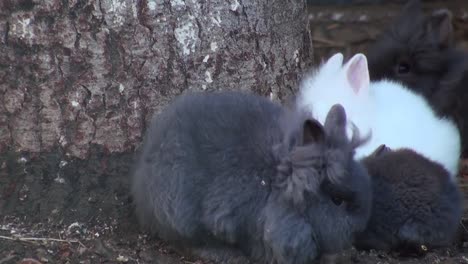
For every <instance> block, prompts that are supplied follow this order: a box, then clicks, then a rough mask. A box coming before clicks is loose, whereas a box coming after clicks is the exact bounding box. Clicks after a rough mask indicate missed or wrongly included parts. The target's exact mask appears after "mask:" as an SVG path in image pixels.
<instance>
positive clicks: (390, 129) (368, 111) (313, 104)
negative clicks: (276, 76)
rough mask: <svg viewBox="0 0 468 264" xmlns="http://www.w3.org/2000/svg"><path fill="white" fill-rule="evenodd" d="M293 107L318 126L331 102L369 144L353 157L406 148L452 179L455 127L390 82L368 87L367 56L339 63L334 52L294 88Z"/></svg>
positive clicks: (455, 167)
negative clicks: (441, 168) (309, 114)
mask: <svg viewBox="0 0 468 264" xmlns="http://www.w3.org/2000/svg"><path fill="white" fill-rule="evenodd" d="M297 100H298V102H297V104H298V107H301V108H302V107H304V108H308V109H309V110H311V111H312V113H313V115H314V117H315V118H316V119H318V120H319V121H320V122H324V120H325V117H326V114H327V113H328V111H329V110H330V108H331V106H333V105H334V104H337V103H339V104H341V105H342V106H343V107H344V108H345V109H346V113H347V115H348V120H349V122H350V123H349V124H351V123H353V124H354V125H356V126H357V127H358V129H359V131H361V132H362V133H370V134H368V135H369V136H370V140H369V141H368V142H367V143H366V144H364V145H361V146H360V147H359V148H357V149H356V158H358V159H361V158H364V157H366V156H367V155H369V154H371V153H372V152H373V151H374V150H375V149H377V147H379V146H380V145H382V144H385V145H386V146H388V147H390V148H392V149H399V148H409V149H412V150H414V151H416V152H418V153H419V154H421V155H423V156H425V157H426V158H429V159H430V160H432V161H434V162H438V163H439V164H441V165H443V166H444V167H445V169H446V170H447V171H448V172H449V173H450V175H451V177H452V179H454V180H455V177H456V175H457V172H458V162H459V158H460V151H461V146H460V144H461V142H460V133H459V130H458V128H457V126H456V125H455V123H454V122H453V121H452V120H451V119H448V118H439V117H437V115H436V113H435V112H434V110H433V109H432V108H431V107H430V105H429V104H428V102H427V101H426V100H425V99H424V97H422V96H420V95H418V94H416V93H414V92H412V91H411V90H409V89H408V88H407V87H406V86H404V85H403V84H401V83H398V82H396V81H390V80H386V79H384V80H381V81H376V82H372V83H370V81H369V71H368V66H367V58H366V56H365V55H364V54H360V53H359V54H356V55H354V56H353V57H352V58H351V59H350V60H349V61H348V62H347V63H345V64H344V65H343V55H342V54H341V53H337V54H335V55H333V56H332V57H331V58H330V59H329V60H328V61H327V62H325V63H324V64H322V65H321V66H320V68H319V69H318V70H317V71H316V72H315V73H313V74H311V75H310V76H308V77H306V78H305V79H304V80H303V82H302V84H301V87H300V94H299V96H298V99H297Z"/></svg>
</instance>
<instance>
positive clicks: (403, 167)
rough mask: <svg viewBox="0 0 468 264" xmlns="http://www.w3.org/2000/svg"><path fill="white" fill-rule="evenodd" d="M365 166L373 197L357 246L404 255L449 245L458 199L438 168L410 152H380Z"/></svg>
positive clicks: (458, 209)
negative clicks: (422, 248)
mask: <svg viewBox="0 0 468 264" xmlns="http://www.w3.org/2000/svg"><path fill="white" fill-rule="evenodd" d="M364 165H365V166H366V168H367V170H368V172H369V174H370V176H371V179H372V190H373V193H374V195H373V197H374V198H373V202H372V214H371V218H370V220H369V224H368V226H367V229H366V231H365V232H363V233H362V234H360V235H359V236H358V237H357V240H356V243H355V245H356V247H357V248H361V249H372V248H373V249H383V250H405V251H406V250H415V249H416V250H417V249H418V248H420V246H421V245H425V246H427V247H428V248H434V247H442V246H449V245H450V243H451V242H453V239H454V237H455V234H456V231H457V228H458V223H459V221H460V218H461V216H462V196H461V194H460V191H459V190H458V188H457V186H456V184H455V183H453V182H452V181H451V180H450V177H449V175H448V173H447V171H446V170H445V169H444V168H443V167H442V166H440V165H439V164H436V163H434V162H431V161H430V160H428V159H426V158H424V157H423V156H421V155H419V154H417V153H416V152H414V151H412V150H409V149H401V150H396V151H392V150H390V149H386V150H385V149H382V148H381V149H379V150H377V152H376V153H374V154H373V155H370V156H369V157H367V158H365V159H364Z"/></svg>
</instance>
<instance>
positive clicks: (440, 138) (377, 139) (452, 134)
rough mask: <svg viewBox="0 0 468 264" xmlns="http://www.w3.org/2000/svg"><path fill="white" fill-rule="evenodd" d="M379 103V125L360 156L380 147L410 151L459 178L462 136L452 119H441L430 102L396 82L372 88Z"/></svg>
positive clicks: (359, 151)
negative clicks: (382, 145)
mask: <svg viewBox="0 0 468 264" xmlns="http://www.w3.org/2000/svg"><path fill="white" fill-rule="evenodd" d="M371 93H372V94H371V95H372V96H373V97H374V99H375V104H376V105H378V107H376V113H375V119H374V122H375V125H373V131H372V138H371V141H370V142H369V143H368V144H365V145H364V146H363V147H362V148H361V149H358V150H357V152H358V156H359V154H361V155H362V156H363V155H364V154H363V153H365V154H366V155H367V154H370V153H371V152H372V151H373V150H375V149H376V148H377V147H378V146H379V145H381V144H385V145H387V146H389V147H390V148H392V149H397V148H410V149H413V150H414V151H416V152H418V153H420V154H422V155H424V156H425V157H427V158H429V159H430V160H432V161H436V162H438V163H439V164H442V165H443V166H444V167H445V168H446V169H447V170H448V171H449V173H450V174H451V175H452V176H453V177H455V176H456V174H457V171H458V162H459V156H460V134H459V132H458V129H457V126H456V125H455V124H454V122H452V121H451V120H450V119H445V118H439V117H438V116H436V114H435V112H434V111H433V110H432V108H431V107H430V106H429V104H428V103H427V101H426V100H425V99H424V98H423V97H422V96H419V95H416V94H414V93H413V92H411V91H410V90H408V89H405V88H404V87H402V86H401V85H399V84H397V83H394V82H392V81H379V82H375V83H373V84H372V86H371Z"/></svg>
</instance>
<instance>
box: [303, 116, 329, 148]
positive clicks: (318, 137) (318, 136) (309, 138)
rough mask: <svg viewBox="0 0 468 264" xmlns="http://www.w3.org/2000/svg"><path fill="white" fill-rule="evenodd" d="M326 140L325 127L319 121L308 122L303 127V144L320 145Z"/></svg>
mask: <svg viewBox="0 0 468 264" xmlns="http://www.w3.org/2000/svg"><path fill="white" fill-rule="evenodd" d="M324 140H325V131H324V130H323V126H322V125H321V124H320V123H319V122H318V121H317V120H310V119H308V120H306V121H305V122H304V126H303V135H302V144H303V145H307V144H311V143H320V142H323V141H324Z"/></svg>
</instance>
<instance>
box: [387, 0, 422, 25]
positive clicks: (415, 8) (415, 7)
mask: <svg viewBox="0 0 468 264" xmlns="http://www.w3.org/2000/svg"><path fill="white" fill-rule="evenodd" d="M423 17H424V13H423V11H422V7H421V1H420V0H410V1H408V2H407V3H406V4H405V5H404V6H403V9H402V11H401V13H400V15H399V16H398V18H397V19H396V20H395V22H394V23H393V27H394V28H395V29H396V30H397V31H403V32H405V31H406V30H408V29H411V28H412V25H414V24H415V23H416V24H417V23H419V22H418V21H421V20H422V19H423Z"/></svg>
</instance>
